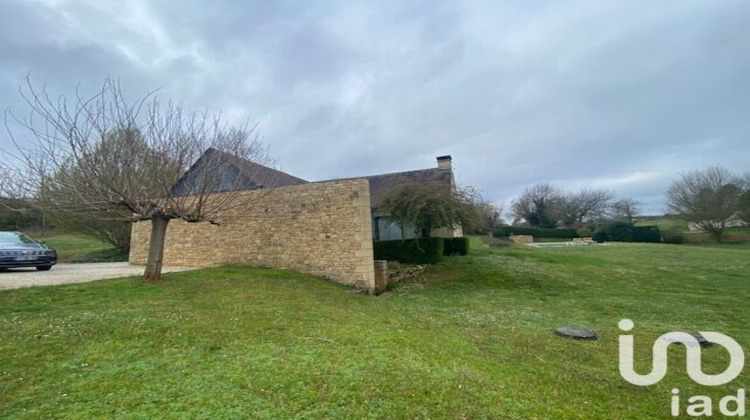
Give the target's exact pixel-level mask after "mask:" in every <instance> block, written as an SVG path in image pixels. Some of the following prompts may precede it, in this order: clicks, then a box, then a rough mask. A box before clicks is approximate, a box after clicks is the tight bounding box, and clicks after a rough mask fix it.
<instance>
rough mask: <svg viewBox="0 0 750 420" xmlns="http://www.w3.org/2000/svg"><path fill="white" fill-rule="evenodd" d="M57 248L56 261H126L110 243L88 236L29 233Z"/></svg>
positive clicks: (125, 257)
mask: <svg viewBox="0 0 750 420" xmlns="http://www.w3.org/2000/svg"><path fill="white" fill-rule="evenodd" d="M31 237H32V238H34V239H36V240H42V241H44V242H45V243H46V244H47V245H49V246H51V247H52V248H55V249H56V250H57V258H58V262H62V263H70V262H76V263H81V262H108V261H127V255H122V254H121V253H119V252H118V251H116V250H115V249H114V248H112V245H110V244H108V243H106V242H103V241H100V240H99V239H95V238H92V237H90V236H85V235H79V234H53V235H48V236H45V235H39V234H37V235H34V234H32V235H31Z"/></svg>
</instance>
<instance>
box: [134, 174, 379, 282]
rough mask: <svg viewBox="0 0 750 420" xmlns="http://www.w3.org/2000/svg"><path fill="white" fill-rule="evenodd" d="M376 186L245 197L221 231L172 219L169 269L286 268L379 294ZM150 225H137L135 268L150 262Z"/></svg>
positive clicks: (328, 185)
mask: <svg viewBox="0 0 750 420" xmlns="http://www.w3.org/2000/svg"><path fill="white" fill-rule="evenodd" d="M369 190H370V186H369V182H368V181H367V180H365V179H353V180H340V181H329V182H319V183H309V184H304V185H295V186H290V187H280V188H272V189H264V190H254V191H245V192H243V193H242V200H243V203H246V205H243V206H233V207H236V208H234V209H232V210H230V211H227V213H226V215H223V217H222V218H221V219H222V220H223V222H222V224H221V225H220V226H216V225H212V224H209V223H206V222H201V223H186V222H183V221H181V220H172V221H171V222H170V223H169V226H168V228H167V237H166V243H165V249H164V264H165V265H184V266H193V267H206V266H215V265H225V264H249V265H255V266H263V267H274V268H288V269H293V270H297V271H301V272H305V273H310V274H315V275H319V276H324V277H327V278H330V279H331V280H333V281H336V282H338V283H343V284H347V285H351V286H355V287H358V288H364V289H367V290H370V291H372V290H374V286H375V274H374V267H373V251H372V227H371V223H372V222H371V215H370V191H369ZM150 229H151V226H150V222H139V223H135V224H134V225H133V229H132V239H131V249H130V263H131V264H145V263H146V259H147V255H148V241H149V237H150Z"/></svg>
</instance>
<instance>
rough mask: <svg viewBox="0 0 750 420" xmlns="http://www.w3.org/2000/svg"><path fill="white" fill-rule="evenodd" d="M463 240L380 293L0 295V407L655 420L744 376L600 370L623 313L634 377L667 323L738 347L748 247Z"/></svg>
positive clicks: (320, 286)
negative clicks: (632, 346) (581, 337)
mask: <svg viewBox="0 0 750 420" xmlns="http://www.w3.org/2000/svg"><path fill="white" fill-rule="evenodd" d="M473 249H474V251H473V252H472V255H469V256H466V257H452V258H449V259H447V260H446V261H445V262H443V263H440V264H436V265H433V266H431V267H429V268H428V270H427V271H426V273H425V276H424V278H422V279H420V280H417V281H414V282H412V283H409V284H404V285H401V286H400V287H397V288H396V289H395V291H394V292H392V293H390V294H388V295H385V296H381V297H377V298H376V297H371V296H365V295H359V294H354V293H351V292H350V291H348V290H347V289H346V288H344V287H342V286H339V285H336V284H333V283H330V282H328V281H326V280H323V279H320V278H316V277H313V276H308V275H303V274H298V273H295V272H291V271H284V270H269V269H254V268H243V267H232V268H216V269H208V270H201V271H194V272H187V273H174V274H170V275H167V276H166V280H165V282H163V283H161V284H144V283H143V282H141V281H140V280H137V279H119V280H110V281H101V282H96V283H91V284H82V285H69V286H59V287H47V288H31V289H22V290H16V291H5V292H0V418H28V419H36V418H52V417H58V416H59V417H68V418H112V417H122V418H144V419H145V418H164V417H168V418H212V419H214V418H216V419H220V418H511V419H527V418H544V419H565V418H610V419H618V418H632V419H644V418H669V411H668V410H669V401H670V395H671V394H670V390H671V389H672V388H674V387H677V388H679V389H680V390H681V391H682V395H683V396H685V398H687V396H689V395H695V394H701V395H710V396H712V397H719V396H722V395H725V394H729V393H731V392H733V391H734V392H736V389H737V388H738V387H745V388H747V387H748V385H750V380H749V379H750V377H749V376H748V374H747V373H744V374H743V375H741V376H740V377H739V378H738V379H737V380H735V381H734V382H732V383H731V384H729V385H727V386H720V387H712V388H706V387H700V386H698V385H695V384H693V383H692V382H691V381H690V380H689V378H688V377H687V375H686V374H685V371H684V366H685V357H684V350H680V349H678V348H674V349H673V350H672V351H671V354H670V357H671V364H670V366H671V368H670V372H669V375H668V376H667V378H665V379H664V380H663V381H662V382H660V383H659V384H657V385H654V386H652V387H648V388H641V387H636V386H632V385H630V384H628V383H626V382H625V381H624V380H623V379H622V378H620V376H619V374H618V368H617V352H618V344H617V336H618V334H619V333H620V332H619V330H618V329H617V322H618V321H619V320H620V319H621V318H625V317H628V318H632V319H633V320H634V321H635V323H636V328H635V330H634V333H635V335H636V345H637V349H636V350H637V360H638V361H639V368H640V371H641V372H643V371H644V370H645V368H646V367H647V365H648V366H650V362H649V361H650V345H651V343H652V342H653V340H654V339H655V338H656V337H657V336H658V335H660V334H662V333H664V332H666V331H672V330H687V331H695V330H704V331H705V330H708V331H720V332H723V333H725V334H729V335H730V336H732V337H734V338H735V339H736V340H737V341H739V342H740V344H741V345H743V346H744V347H745V348H750V329H748V328H747V321H748V315H749V314H750V287H748V281H750V278H749V276H748V270H749V269H750V247H736V248H726V247H722V248H718V247H701V246H672V245H661V244H649V245H647V244H615V245H612V246H592V247H575V248H573V247H571V248H553V249H531V248H525V247H510V248H492V249H488V248H479V247H475V248H473ZM562 325H578V326H583V327H588V328H591V329H594V330H595V331H597V332H598V333H599V334H600V335H601V340H599V341H595V342H581V341H575V340H569V339H563V338H558V337H555V336H554V335H553V334H552V332H551V331H552V329H553V328H555V327H558V326H562ZM674 347H676V346H674ZM703 359H704V360H703V363H704V370H706V371H707V372H714V373H715V372H718V371H721V370H723V369H724V367H725V363H726V361H727V356H726V352H724V351H723V350H722V349H721V348H720V347H718V346H714V347H711V348H707V349H704V351H703ZM647 362H648V364H647Z"/></svg>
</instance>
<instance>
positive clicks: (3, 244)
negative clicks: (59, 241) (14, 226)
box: [0, 232, 57, 271]
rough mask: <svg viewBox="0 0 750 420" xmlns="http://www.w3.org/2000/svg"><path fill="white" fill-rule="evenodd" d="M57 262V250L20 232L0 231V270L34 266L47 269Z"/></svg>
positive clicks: (43, 269) (40, 269)
mask: <svg viewBox="0 0 750 420" xmlns="http://www.w3.org/2000/svg"><path fill="white" fill-rule="evenodd" d="M56 263H57V251H55V250H54V249H53V248H50V247H48V246H47V245H45V244H44V243H43V242H37V241H35V240H33V239H31V238H29V237H28V236H26V235H25V234H23V233H21V232H0V270H5V269H7V268H17V267H36V269H37V270H39V271H47V270H49V269H50V268H52V266H53V265H55V264H56Z"/></svg>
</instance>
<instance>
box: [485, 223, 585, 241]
mask: <svg viewBox="0 0 750 420" xmlns="http://www.w3.org/2000/svg"><path fill="white" fill-rule="evenodd" d="M493 234H494V236H496V237H498V238H499V237H504V236H510V235H511V234H513V235H531V236H533V237H535V238H564V239H573V238H575V237H576V230H575V229H569V228H556V229H554V228H538V227H525V226H500V227H498V228H496V229H495V231H494V232H493Z"/></svg>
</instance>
